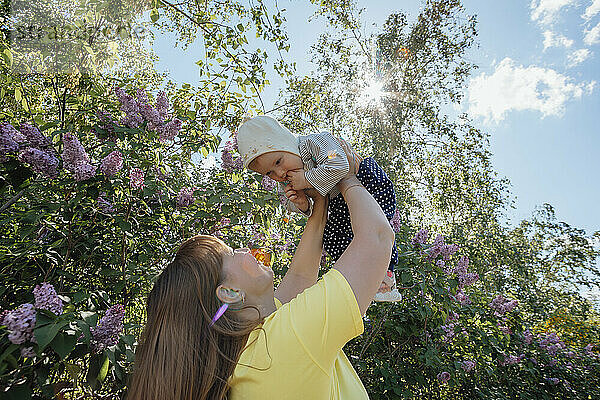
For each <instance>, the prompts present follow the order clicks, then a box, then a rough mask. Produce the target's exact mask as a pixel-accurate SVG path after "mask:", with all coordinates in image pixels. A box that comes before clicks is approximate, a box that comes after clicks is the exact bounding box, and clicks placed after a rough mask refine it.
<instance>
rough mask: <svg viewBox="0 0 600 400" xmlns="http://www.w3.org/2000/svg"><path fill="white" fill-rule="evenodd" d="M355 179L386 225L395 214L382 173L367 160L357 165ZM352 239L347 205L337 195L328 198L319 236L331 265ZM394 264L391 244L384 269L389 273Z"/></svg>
mask: <svg viewBox="0 0 600 400" xmlns="http://www.w3.org/2000/svg"><path fill="white" fill-rule="evenodd" d="M356 177H357V178H358V180H359V181H360V182H361V183H362V184H363V186H364V187H365V189H367V191H368V192H369V193H371V195H372V196H373V198H374V199H375V201H377V203H378V204H379V205H380V206H381V209H382V210H383V212H384V214H385V216H386V217H387V219H388V221H389V220H391V219H392V217H393V216H394V212H395V211H396V194H395V192H394V185H393V184H392V181H391V180H390V178H388V176H387V175H386V173H385V172H384V171H383V170H382V169H381V167H380V166H379V165H377V163H376V162H375V160H374V159H373V158H372V157H367V158H365V159H364V160H363V161H362V162H361V163H360V167H359V169H358V173H357V174H356ZM353 237H354V234H353V233H352V226H351V225H350V212H349V211H348V205H347V204H346V202H345V201H344V197H343V196H342V195H337V196H336V197H334V198H333V199H331V198H330V199H329V206H328V208H327V223H326V225H325V233H324V234H323V247H324V248H325V251H326V252H327V254H329V256H330V257H331V258H332V259H333V260H334V261H337V259H338V258H340V256H341V255H342V253H343V252H344V250H346V248H347V247H348V245H349V244H350V242H351V241H352V238H353ZM397 262H398V251H397V250H396V244H395V243H394V248H393V249H392V257H391V259H390V265H389V267H388V269H389V270H390V271H393V270H394V266H395V265H396V263H397Z"/></svg>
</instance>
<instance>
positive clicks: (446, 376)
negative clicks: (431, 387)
mask: <svg viewBox="0 0 600 400" xmlns="http://www.w3.org/2000/svg"><path fill="white" fill-rule="evenodd" d="M437 379H438V381H439V382H440V383H447V382H448V381H449V380H450V372H447V371H444V372H440V373H439V374H438V375H437Z"/></svg>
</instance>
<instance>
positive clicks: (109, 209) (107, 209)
mask: <svg viewBox="0 0 600 400" xmlns="http://www.w3.org/2000/svg"><path fill="white" fill-rule="evenodd" d="M102 196H106V194H105V193H100V196H98V199H96V203H97V205H98V209H99V210H100V212H102V213H103V214H114V212H115V208H114V207H113V205H112V204H111V203H110V201H108V200H106V199H105V198H104V197H102Z"/></svg>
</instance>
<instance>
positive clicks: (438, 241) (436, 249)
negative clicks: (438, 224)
mask: <svg viewBox="0 0 600 400" xmlns="http://www.w3.org/2000/svg"><path fill="white" fill-rule="evenodd" d="M442 247H444V237H443V236H442V235H437V236H436V237H435V239H434V240H433V244H432V245H431V248H430V249H429V259H430V260H433V259H434V258H436V257H437V256H439V255H440V254H441V252H442Z"/></svg>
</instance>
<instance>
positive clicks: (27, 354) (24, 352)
mask: <svg viewBox="0 0 600 400" xmlns="http://www.w3.org/2000/svg"><path fill="white" fill-rule="evenodd" d="M35 356H36V354H35V351H33V347H31V346H30V347H23V348H22V349H21V357H23V358H32V357H35Z"/></svg>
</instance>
